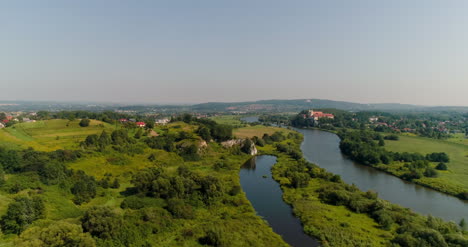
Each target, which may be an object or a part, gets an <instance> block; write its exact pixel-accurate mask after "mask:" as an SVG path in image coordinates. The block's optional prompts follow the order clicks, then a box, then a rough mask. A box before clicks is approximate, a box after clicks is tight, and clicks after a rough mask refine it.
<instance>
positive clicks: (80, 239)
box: [16, 221, 96, 247]
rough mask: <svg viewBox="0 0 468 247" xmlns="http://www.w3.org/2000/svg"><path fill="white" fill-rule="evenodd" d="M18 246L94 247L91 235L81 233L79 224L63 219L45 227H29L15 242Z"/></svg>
mask: <svg viewBox="0 0 468 247" xmlns="http://www.w3.org/2000/svg"><path fill="white" fill-rule="evenodd" d="M16 245H17V246H19V247H27V246H37V247H94V246H96V243H95V242H94V239H93V238H92V237H91V235H89V234H87V233H83V229H82V228H81V226H80V225H75V224H70V223H67V222H64V221H58V222H54V223H53V224H51V225H49V226H47V227H37V226H36V227H31V228H29V229H27V230H26V231H24V232H23V233H22V234H21V236H20V238H19V240H18V241H17V242H16Z"/></svg>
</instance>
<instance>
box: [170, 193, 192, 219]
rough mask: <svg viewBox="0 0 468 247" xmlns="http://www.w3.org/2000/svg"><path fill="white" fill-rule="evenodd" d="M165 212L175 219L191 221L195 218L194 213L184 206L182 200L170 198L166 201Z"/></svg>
mask: <svg viewBox="0 0 468 247" xmlns="http://www.w3.org/2000/svg"><path fill="white" fill-rule="evenodd" d="M167 210H168V211H169V212H171V214H172V215H173V216H174V217H175V218H181V219H193V218H195V213H194V211H193V208H192V206H190V205H187V204H185V202H184V200H182V199H178V198H171V199H169V200H167Z"/></svg>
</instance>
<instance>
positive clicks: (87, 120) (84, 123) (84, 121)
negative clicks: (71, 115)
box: [80, 118, 91, 127]
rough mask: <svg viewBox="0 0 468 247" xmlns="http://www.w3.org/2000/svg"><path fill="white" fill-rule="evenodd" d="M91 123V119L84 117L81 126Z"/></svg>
mask: <svg viewBox="0 0 468 247" xmlns="http://www.w3.org/2000/svg"><path fill="white" fill-rule="evenodd" d="M90 123H91V120H89V119H87V118H84V119H81V121H80V126H81V127H88V126H89V124H90Z"/></svg>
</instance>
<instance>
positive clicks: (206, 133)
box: [197, 127, 212, 141]
mask: <svg viewBox="0 0 468 247" xmlns="http://www.w3.org/2000/svg"><path fill="white" fill-rule="evenodd" d="M197 132H198V135H199V136H200V137H201V138H202V139H203V140H205V141H210V140H211V138H212V137H211V133H210V129H208V128H207V127H200V128H199V129H198V131H197Z"/></svg>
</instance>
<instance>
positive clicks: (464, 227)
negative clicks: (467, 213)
mask: <svg viewBox="0 0 468 247" xmlns="http://www.w3.org/2000/svg"><path fill="white" fill-rule="evenodd" d="M458 225H459V226H460V228H461V229H462V230H463V231H466V222H465V219H464V218H463V219H461V220H460V223H458Z"/></svg>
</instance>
